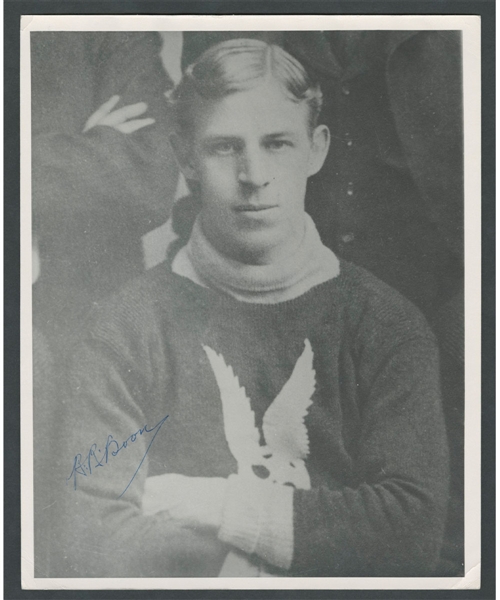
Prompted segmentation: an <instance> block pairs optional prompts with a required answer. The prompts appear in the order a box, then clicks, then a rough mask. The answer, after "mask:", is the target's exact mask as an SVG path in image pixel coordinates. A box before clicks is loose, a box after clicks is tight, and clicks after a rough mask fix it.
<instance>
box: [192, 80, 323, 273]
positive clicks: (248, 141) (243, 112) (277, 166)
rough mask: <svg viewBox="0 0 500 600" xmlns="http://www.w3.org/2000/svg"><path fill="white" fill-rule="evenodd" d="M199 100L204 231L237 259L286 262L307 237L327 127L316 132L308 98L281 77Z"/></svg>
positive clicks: (197, 150) (196, 138)
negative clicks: (309, 194)
mask: <svg viewBox="0 0 500 600" xmlns="http://www.w3.org/2000/svg"><path fill="white" fill-rule="evenodd" d="M198 105H199V109H198V110H197V111H196V113H195V122H194V127H193V137H192V145H191V150H190V162H191V166H192V169H193V170H194V173H195V177H196V179H197V180H198V183H199V187H200V189H201V202H202V210H201V225H202V229H203V231H204V233H205V235H206V236H207V238H208V239H209V241H210V242H211V243H212V244H213V245H214V246H215V247H216V248H217V249H218V250H219V252H221V253H223V254H225V255H227V256H229V257H230V258H233V259H235V260H238V261H241V262H245V263H248V264H269V263H271V262H274V261H276V260H279V258H281V257H282V256H284V255H286V254H287V253H289V252H292V251H293V250H294V249H296V248H297V246H298V245H299V244H300V242H301V241H302V238H303V234H304V224H305V219H304V215H305V213H304V198H305V192H306V183H307V178H308V177H309V176H310V175H312V174H314V173H316V172H317V171H319V169H320V168H321V165H322V164H323V161H324V158H325V156H326V152H327V151H328V139H329V138H328V130H327V129H326V127H324V126H321V127H318V128H317V129H316V130H315V132H313V134H312V135H311V132H310V131H309V128H308V107H307V105H306V103H305V102H301V103H295V102H292V101H291V100H289V99H288V98H287V97H286V96H285V95H284V93H283V91H282V90H281V88H280V86H279V84H278V83H277V82H276V81H274V80H270V81H266V82H263V83H262V84H260V85H258V87H255V88H253V89H251V90H248V91H242V92H237V93H234V94H232V95H229V96H226V97H225V98H223V99H220V100H215V101H213V102H207V101H206V100H205V101H203V102H201V101H200V102H199V103H198Z"/></svg>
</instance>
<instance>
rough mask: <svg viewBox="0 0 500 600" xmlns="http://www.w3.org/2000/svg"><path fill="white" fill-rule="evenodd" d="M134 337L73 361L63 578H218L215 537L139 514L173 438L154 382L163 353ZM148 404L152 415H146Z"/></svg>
mask: <svg viewBox="0 0 500 600" xmlns="http://www.w3.org/2000/svg"><path fill="white" fill-rule="evenodd" d="M130 337H134V340H135V345H134V344H129V345H128V347H127V346H125V345H124V344H122V343H121V340H120V338H119V337H116V338H115V339H113V338H112V336H109V335H108V336H107V338H106V339H105V340H104V339H103V336H100V335H93V336H90V337H89V338H88V339H87V340H86V341H85V343H84V344H82V345H81V346H80V348H79V350H78V351H77V352H76V354H75V357H74V361H73V368H72V372H71V380H70V382H69V385H70V390H69V391H70V394H69V395H68V399H67V400H66V402H65V407H64V412H65V415H64V427H63V430H62V433H61V436H62V438H63V449H62V453H63V457H64V459H65V460H64V461H63V462H64V465H65V469H64V472H61V474H60V477H59V479H60V488H61V495H62V496H63V506H64V510H63V511H62V514H61V520H60V524H59V526H60V539H61V544H62V546H63V554H64V556H65V558H64V561H63V564H62V565H61V572H60V573H59V574H58V575H59V576H65V577H68V576H69V577H176V576H184V577H186V576H217V575H218V573H219V571H220V569H221V566H222V564H223V561H224V558H225V556H226V554H227V547H226V546H225V544H223V543H222V542H221V541H219V540H218V539H217V536H216V534H215V533H213V532H208V531H206V530H198V529H190V528H187V527H183V526H180V525H179V524H177V523H176V522H174V521H173V520H171V519H169V518H168V516H167V515H166V513H159V514H157V515H153V516H146V515H145V514H144V513H143V511H142V508H141V506H142V496H143V491H144V483H145V479H146V477H147V475H148V469H149V467H150V459H151V456H152V455H153V451H152V450H154V444H155V443H156V444H158V442H159V440H160V437H161V436H168V428H169V422H168V417H167V414H168V403H167V405H166V404H165V402H164V400H163V399H161V400H156V399H157V398H158V392H157V389H156V387H157V386H154V385H153V384H152V378H151V372H152V368H153V367H152V361H151V360H150V357H149V356H148V353H149V352H151V353H152V354H153V355H156V356H157V355H158V354H161V349H160V347H159V344H158V345H155V343H154V340H153V341H152V340H151V339H148V340H146V339H144V337H145V336H142V337H143V339H142V340H141V338H140V336H136V335H134V336H130ZM163 366H164V367H165V365H163ZM164 370H165V369H163V371H164ZM148 396H149V397H150V403H149V405H150V406H152V407H153V408H150V409H149V410H148V411H144V410H143V407H144V406H145V403H146V402H147V399H148ZM155 405H157V407H158V408H157V409H156V408H154V407H155ZM165 406H167V408H165ZM162 407H163V408H162ZM145 412H148V415H149V416H148V417H146V416H145ZM148 449H149V452H148ZM155 460H160V458H159V456H158V455H156V458H155Z"/></svg>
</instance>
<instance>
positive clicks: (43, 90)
mask: <svg viewBox="0 0 500 600" xmlns="http://www.w3.org/2000/svg"><path fill="white" fill-rule="evenodd" d="M39 35H40V34H39ZM41 35H42V36H44V35H45V37H35V38H34V39H33V40H32V63H33V67H32V81H33V85H32V89H33V99H32V103H33V142H32V153H33V155H32V160H33V165H32V177H33V179H32V187H33V204H34V209H35V210H36V211H37V212H39V213H40V214H41V215H42V219H43V226H44V228H49V229H50V226H51V223H60V222H61V221H60V217H61V215H64V214H65V212H68V210H69V211H71V213H72V214H73V215H83V216H86V215H91V218H96V217H97V218H98V217H99V215H100V216H101V217H102V218H104V219H117V220H119V219H120V218H123V219H127V220H130V221H133V222H134V223H135V226H136V228H137V229H139V231H140V232H141V233H146V232H147V231H150V230H151V229H153V228H154V227H156V226H158V225H160V224H161V223H163V222H164V221H165V220H166V219H167V218H168V215H169V213H170V208H171V205H172V203H173V198H174V194H175V189H176V186H177V180H178V169H177V165H176V162H175V158H174V155H173V153H172V149H171V147H170V143H169V139H168V135H169V130H170V124H171V117H170V109H169V107H168V102H167V100H166V97H165V95H164V93H165V92H166V91H168V89H170V88H171V87H172V85H173V84H172V82H171V80H170V79H169V77H168V76H167V74H166V73H165V70H164V69H163V66H162V64H161V59H160V56H159V52H160V49H161V39H160V37H159V35H158V34H157V33H155V32H147V33H137V32H134V33H121V32H116V33H114V32H113V33H94V32H92V33H84V34H75V33H74V32H72V34H71V35H67V37H66V39H63V38H61V37H57V36H61V35H64V34H63V33H61V32H56V33H51V34H48V35H50V36H52V37H47V34H45V33H44V34H41ZM54 36H56V37H54ZM72 44H73V45H74V46H76V47H77V52H75V62H76V64H75V65H74V70H75V73H72V72H71V64H69V66H68V63H65V62H64V57H61V54H62V53H64V50H65V49H66V48H67V51H68V52H71V48H70V46H71V45H72ZM51 45H52V46H53V47H54V48H52V47H51ZM56 50H58V52H59V56H58V54H57V52H56ZM50 52H52V54H50ZM54 56H55V57H56V58H55V59H53V58H52V57H54ZM58 60H59V61H60V62H59V63H58ZM47 61H48V62H49V64H48V65H47ZM50 61H52V63H51V62H50ZM48 68H50V69H52V71H55V74H54V77H55V78H56V81H57V78H58V77H59V78H60V84H61V86H63V87H64V86H66V87H69V88H71V89H69V90H67V91H66V90H63V94H62V95H63V96H64V97H63V98H62V99H58V98H57V97H55V92H54V90H53V89H48V88H47V85H46V84H45V81H46V80H47V77H46V72H47V69H48ZM57 72H59V73H57ZM65 79H67V83H66V81H65ZM113 96H119V97H120V98H119V101H118V103H117V104H116V106H115V107H114V109H113V110H119V109H121V108H123V107H127V106H130V105H134V104H137V103H139V102H140V103H142V102H144V103H146V105H147V110H146V111H145V112H144V113H143V114H141V115H140V116H139V117H138V118H148V119H154V123H151V124H147V125H144V126H143V127H142V128H140V129H137V130H135V131H132V132H130V133H124V132H123V131H120V130H118V129H116V128H114V127H112V126H107V125H99V124H96V125H95V126H93V127H91V128H90V129H87V130H86V131H85V132H84V129H85V125H86V123H87V121H88V119H89V117H91V115H92V114H93V113H95V111H96V110H97V109H98V108H99V107H101V106H102V105H103V104H104V103H105V102H107V101H109V100H110V99H111V98H112V97H113ZM63 100H64V102H63ZM46 232H47V231H46V229H44V233H46Z"/></svg>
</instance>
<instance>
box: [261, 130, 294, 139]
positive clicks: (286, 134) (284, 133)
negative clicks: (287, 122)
mask: <svg viewBox="0 0 500 600" xmlns="http://www.w3.org/2000/svg"><path fill="white" fill-rule="evenodd" d="M296 136H297V134H296V133H295V132H294V131H277V132H276V133H266V135H264V136H263V137H264V138H266V139H275V138H283V137H296Z"/></svg>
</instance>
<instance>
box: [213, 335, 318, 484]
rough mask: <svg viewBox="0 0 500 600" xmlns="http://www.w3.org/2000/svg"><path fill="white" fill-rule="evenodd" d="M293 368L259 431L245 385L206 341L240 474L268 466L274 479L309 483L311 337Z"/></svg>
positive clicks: (313, 380) (312, 382) (312, 375)
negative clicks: (308, 423)
mask: <svg viewBox="0 0 500 600" xmlns="http://www.w3.org/2000/svg"><path fill="white" fill-rule="evenodd" d="M304 345H305V347H304V351H303V352H302V354H301V356H300V357H299V358H298V360H297V362H296V364H295V367H294V369H293V372H292V374H291V376H290V378H289V379H288V381H287V382H286V383H285V385H284V386H283V388H282V390H281V392H280V393H279V394H278V395H277V396H276V398H275V399H274V400H273V402H272V403H271V405H270V406H269V408H268V409H267V411H266V414H265V415H264V419H263V423H262V433H263V434H264V439H265V445H264V446H261V445H260V443H259V440H260V433H259V430H258V429H257V427H256V425H255V415H254V413H253V411H252V408H251V404H250V399H249V398H248V397H247V395H246V392H245V388H244V387H242V386H241V385H240V383H239V380H238V377H237V376H236V375H235V374H234V371H233V369H232V367H231V366H229V365H227V364H226V362H225V360H224V357H223V356H222V355H221V354H218V353H217V352H215V350H213V349H212V348H210V347H209V346H203V349H204V350H205V352H206V354H207V357H208V360H209V361H210V365H211V367H212V370H213V372H214V375H215V379H216V381H217V385H218V386H219V390H220V397H221V402H222V412H223V416H224V430H225V433H226V439H227V443H228V446H229V449H230V450H231V453H232V455H233V456H234V458H235V460H236V462H237V463H238V473H239V474H242V475H243V474H249V473H250V472H252V473H254V472H255V470H254V467H265V468H266V469H267V471H268V472H269V478H270V480H271V481H273V482H275V483H278V484H282V485H283V484H288V485H293V486H294V487H295V488H297V489H306V490H307V489H310V487H311V480H310V478H309V473H308V472H307V468H306V466H305V463H304V460H305V459H306V458H307V456H308V455H309V436H308V434H307V427H306V425H305V423H304V418H305V416H306V415H307V411H308V409H309V407H310V406H311V404H312V396H313V394H314V390H315V387H316V374H315V371H314V369H313V356H314V355H313V351H312V348H311V343H310V342H309V340H308V339H306V340H305V341H304Z"/></svg>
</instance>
